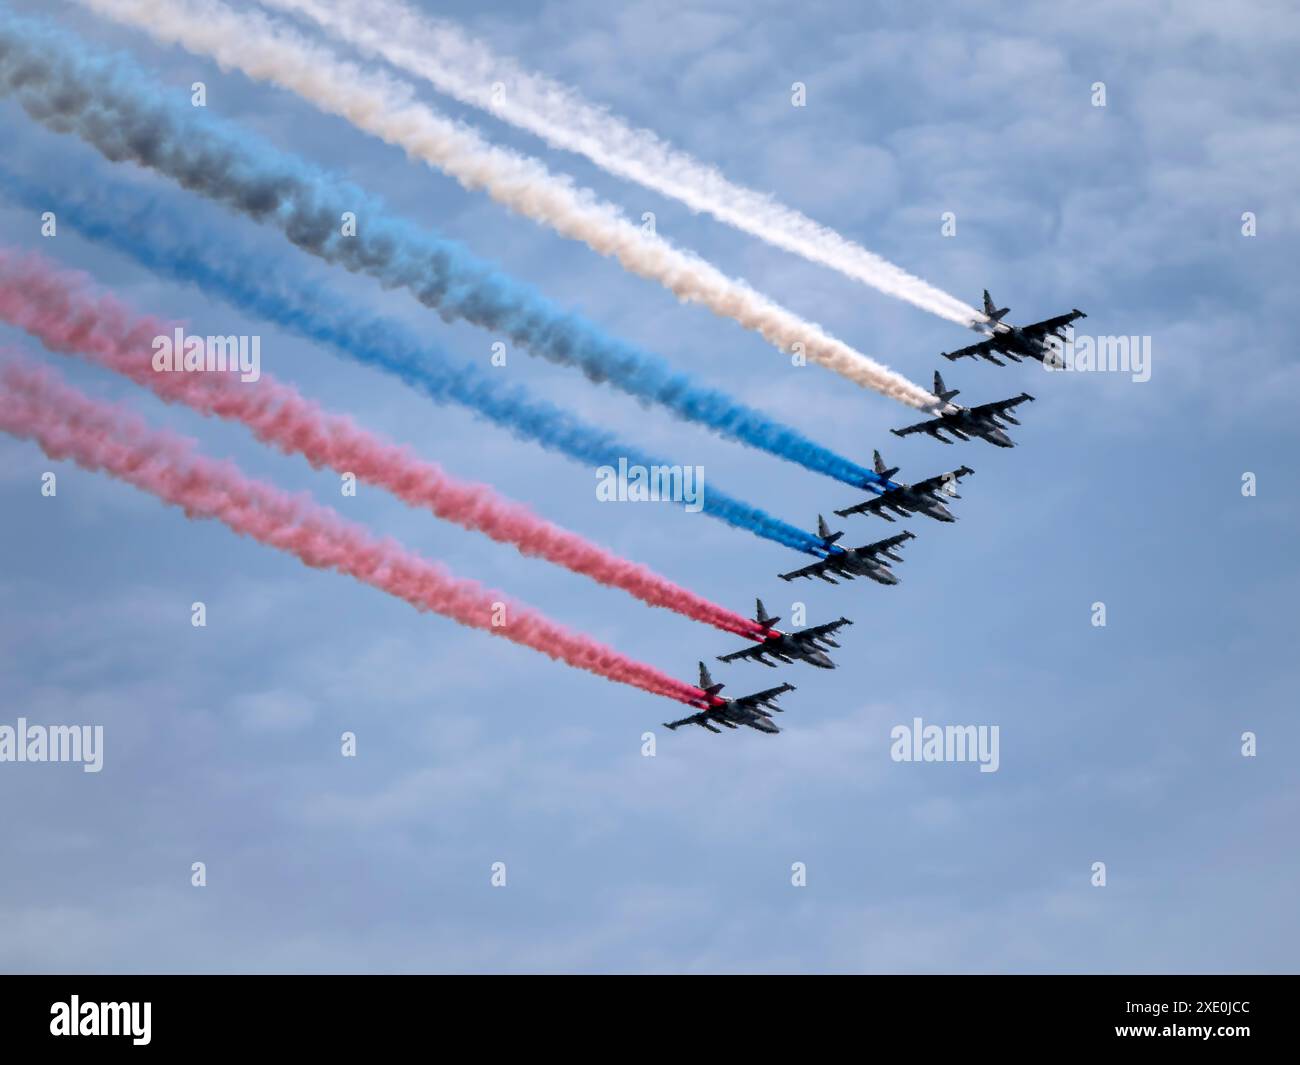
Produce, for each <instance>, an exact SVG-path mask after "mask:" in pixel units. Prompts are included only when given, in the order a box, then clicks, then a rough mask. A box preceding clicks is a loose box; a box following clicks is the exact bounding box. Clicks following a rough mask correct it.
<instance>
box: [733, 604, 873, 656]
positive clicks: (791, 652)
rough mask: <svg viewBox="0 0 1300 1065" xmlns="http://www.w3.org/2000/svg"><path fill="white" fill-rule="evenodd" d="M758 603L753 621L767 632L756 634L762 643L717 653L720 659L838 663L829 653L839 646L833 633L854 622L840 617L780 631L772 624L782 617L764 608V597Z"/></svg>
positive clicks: (756, 637)
mask: <svg viewBox="0 0 1300 1065" xmlns="http://www.w3.org/2000/svg"><path fill="white" fill-rule="evenodd" d="M757 602H758V612H757V614H756V615H755V617H754V620H755V621H756V622H758V624H759V626H760V627H761V628H762V629H763V631H764V633H765V635H763V636H755V637H754V638H755V639H756V640H759V641H760V642H759V643H758V644H756V645H755V646H753V647H746V648H745V649H744V650H743V651H732V652H731V654H729V655H718V661H719V662H735V661H736V660H737V659H739V658H752V659H753V660H754V661H755V662H762V663H763V665H765V666H771V667H772V668H773V669H775V668H776V663H775V662H769V661H768V659H769V658H776V659H779V660H780V661H782V662H785V663H787V664H789V663H791V662H793V661H794V660H795V659H796V658H802V659H803V660H804V661H805V662H807V663H808V664H809V665H813V666H817V667H818V668H819V669H834V668H835V663H834V662H832V661H831V660H830V656H829V655H827V654H826V648H827V647H838V646H839V644H838V643H836V642H835V641H834V640H832V639H831V633H833V632H836V631H838V630H839V629H842V628H843V627H844V626H845V625H852V624H853V622H851V621H850V620H849V619H848V618H840V620H839V621H831V622H828V623H827V624H825V625H815V626H813V627H812V628H811V629H800V630H799V631H798V632H778V631H777V630H776V629H774V628H773V627H772V626H773V625H775V624H776V623H777V622H778V621H780V620H781V619H780V618H774V617H769V616H768V613H767V611H766V610H764V609H763V600H761V599H759V600H758V601H757Z"/></svg>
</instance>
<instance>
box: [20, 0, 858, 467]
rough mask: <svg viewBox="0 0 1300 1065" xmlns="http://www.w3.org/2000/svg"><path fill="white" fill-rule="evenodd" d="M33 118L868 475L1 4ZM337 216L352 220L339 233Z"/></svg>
mask: <svg viewBox="0 0 1300 1065" xmlns="http://www.w3.org/2000/svg"><path fill="white" fill-rule="evenodd" d="M6 92H7V93H10V94H12V95H13V96H14V97H15V98H16V99H17V100H18V101H19V103H20V104H21V105H22V106H23V108H24V109H25V110H26V111H27V112H28V114H30V115H31V116H32V117H33V118H34V119H36V120H37V121H38V122H41V123H43V124H44V125H46V126H48V127H50V128H51V129H53V130H56V131H58V132H71V133H75V134H77V135H78V136H79V137H81V138H82V139H84V140H85V141H87V142H88V143H90V144H92V145H94V146H95V147H96V148H97V149H98V150H99V151H100V152H101V153H102V154H103V155H105V156H106V157H107V158H109V159H111V160H112V161H114V162H122V161H124V160H129V161H132V162H135V163H138V164H139V165H141V166H145V167H148V168H150V169H152V170H156V171H158V172H159V173H161V174H164V175H166V176H168V177H170V178H172V179H173V180H174V181H176V182H178V183H179V184H180V185H182V186H184V187H185V188H187V189H190V190H193V191H195V192H198V193H200V194H201V195H204V196H207V197H209V198H211V199H213V200H216V201H217V202H219V203H222V204H224V205H226V206H227V207H231V208H233V209H235V210H238V211H241V212H243V213H245V214H248V215H250V216H252V217H253V218H255V219H257V220H259V221H264V222H268V223H270V224H272V225H275V226H277V227H279V228H280V229H281V230H282V231H283V232H284V233H285V235H286V236H287V237H288V238H289V240H290V241H292V242H293V243H294V244H296V245H297V246H298V247H300V248H302V249H303V250H305V251H307V252H309V253H311V254H313V255H316V256H318V257H320V258H322V259H325V260H326V261H328V262H331V263H338V264H340V265H342V266H343V267H344V268H346V269H348V270H350V271H353V272H360V273H366V274H369V275H371V276H373V277H375V278H377V279H378V280H379V281H380V282H381V283H382V284H383V285H384V286H385V287H389V288H396V287H401V288H406V289H408V290H409V291H410V292H411V293H412V294H413V295H415V297H416V298H417V299H418V300H419V301H420V302H421V303H423V304H424V305H425V306H427V307H430V308H432V309H433V310H435V311H437V312H438V314H440V315H441V316H442V317H443V318H444V319H446V320H452V319H457V318H460V319H464V320H465V321H468V322H472V323H474V324H475V325H480V326H483V327H485V328H488V329H493V330H497V331H499V332H501V333H504V334H505V335H506V336H508V337H510V339H511V340H513V341H514V342H515V343H517V344H520V345H522V346H523V347H525V348H527V349H529V350H531V351H532V352H534V353H535V354H538V355H541V356H543V357H544V358H547V359H549V360H551V361H553V362H557V363H562V364H564V365H569V366H576V367H578V368H580V369H581V370H582V371H583V373H585V374H586V375H587V377H588V378H589V379H591V380H592V381H594V382H608V383H609V384H611V385H613V386H614V387H617V388H620V389H622V390H623V391H626V392H628V393H629V394H631V395H633V396H636V397H637V398H638V399H641V400H643V401H647V402H655V403H659V404H662V405H664V406H665V407H667V408H668V409H670V410H671V411H673V412H674V413H675V414H677V415H678V416H679V417H682V418H685V419H687V420H690V421H694V422H699V423H701V424H703V425H706V426H708V427H709V428H710V429H712V430H714V431H715V432H718V433H721V434H722V435H724V436H728V437H731V438H733V439H735V440H738V441H740V442H742V443H745V444H748V445H749V446H751V447H756V448H760V449H762V450H764V451H768V452H770V453H772V454H774V455H778V456H780V457H781V458H784V459H788V460H790V461H793V462H797V463H799V464H800V465H802V466H804V467H806V468H808V469H810V470H814V471H816V472H818V473H824V474H827V475H828V476H831V477H834V478H836V479H838V480H840V481H843V482H845V483H847V484H851V485H854V486H856V487H865V486H867V485H869V484H874V483H878V482H879V481H880V478H879V477H878V476H877V475H876V474H875V472H874V471H872V470H868V469H866V468H865V467H862V466H859V465H857V464H856V463H853V462H850V461H849V460H848V459H845V458H842V457H841V456H839V455H836V454H835V453H834V452H832V451H828V450H827V449H826V448H824V447H821V446H820V445H818V444H815V443H813V442H812V441H811V440H809V439H808V438H807V437H805V436H803V435H802V434H801V433H798V432H796V431H795V430H793V429H791V428H788V427H786V426H783V425H781V424H779V423H777V422H774V421H772V420H771V419H770V418H768V417H767V416H766V415H764V414H762V413H761V412H759V411H756V410H754V409H752V408H750V407H747V406H745V405H743V404H741V403H739V402H737V401H736V400H734V399H732V398H731V397H730V396H728V395H727V394H726V393H724V392H722V391H720V390H718V389H713V388H708V387H706V386H704V385H701V384H699V383H698V382H696V381H694V380H693V379H692V378H691V377H690V376H689V375H687V374H685V373H681V372H678V371H675V370H674V369H673V368H672V367H671V366H670V365H669V364H668V363H666V362H664V361H663V360H662V359H660V358H658V357H656V356H654V355H651V354H649V353H648V352H645V351H642V350H640V349H638V348H636V347H634V346H632V345H630V344H627V343H624V342H622V341H619V340H617V339H615V338H613V337H611V336H609V335H607V334H606V333H605V332H604V331H603V330H601V329H600V328H599V327H598V326H597V325H595V324H594V323H592V322H590V321H587V320H586V319H584V318H583V317H581V316H580V315H577V314H574V313H572V312H569V311H565V310H563V309H562V308H560V307H559V306H557V305H556V304H554V303H553V302H552V301H550V300H548V299H547V298H546V297H545V296H543V295H542V294H541V293H540V292H538V291H537V290H536V289H534V288H533V287H531V286H529V285H526V284H524V283H523V282H520V281H516V280H514V279H512V278H510V277H508V276H506V275H505V274H503V273H501V272H500V271H499V270H497V269H496V268H495V267H494V266H493V265H492V264H491V263H489V262H486V261H484V260H481V259H478V258H476V257H475V256H473V255H472V254H471V253H470V252H469V251H468V250H466V249H465V248H464V247H463V246H461V245H460V244H458V243H456V242H454V241H450V240H447V239H445V238H443V237H441V236H439V235H438V234H436V233H433V232H431V231H427V230H421V229H418V228H417V227H415V226H414V225H412V224H411V223H409V222H407V221H405V220H403V219H401V218H398V217H395V216H392V215H388V214H386V213H385V212H384V210H383V207H382V205H381V203H380V201H379V200H378V199H376V198H375V197H373V196H370V195H369V194H367V193H365V192H364V191H362V190H361V189H360V188H358V187H357V186H355V185H352V184H351V183H348V182H344V181H341V180H339V179H337V178H334V177H332V176H330V175H329V174H327V173H325V172H324V171H322V170H320V169H319V168H317V167H313V166H312V165H310V164H309V163H307V162H305V161H304V160H301V159H299V158H297V157H295V156H293V155H289V154H287V153H284V152H280V151H278V150H277V149H275V148H274V147H272V146H271V145H269V144H267V143H266V142H264V141H262V140H261V139H260V138H257V137H254V136H252V135H250V134H248V133H246V132H244V131H242V130H240V129H239V128H238V127H236V126H233V125H231V124H230V123H228V122H224V121H222V120H220V119H217V118H214V117H212V116H210V115H208V114H206V113H204V112H196V111H195V109H194V108H193V107H190V106H188V104H186V103H184V102H182V101H180V100H178V99H177V98H176V93H175V92H174V91H172V90H166V91H165V90H163V89H161V88H160V87H159V86H158V85H157V84H155V83H151V82H150V81H149V80H148V79H147V78H146V77H145V76H144V75H143V74H142V72H141V71H140V69H139V67H138V66H137V65H136V64H135V63H134V61H133V60H131V59H130V58H129V57H126V56H113V55H106V54H104V53H97V52H92V51H90V50H89V49H87V48H86V47H85V46H84V45H83V44H82V43H81V42H79V41H78V40H77V39H76V38H74V37H71V36H69V35H67V34H65V33H63V32H62V31H61V30H58V29H57V28H55V27H53V26H51V25H49V24H48V23H43V22H39V21H36V20H32V19H26V18H20V17H17V16H14V15H12V14H10V13H8V12H3V11H0V94H3V93H6ZM345 211H350V212H352V213H353V214H354V215H355V216H356V218H357V232H356V234H355V235H349V236H344V235H343V234H342V232H341V226H340V220H341V216H342V215H343V213H344V212H345Z"/></svg>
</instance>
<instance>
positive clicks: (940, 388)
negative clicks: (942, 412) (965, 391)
mask: <svg viewBox="0 0 1300 1065" xmlns="http://www.w3.org/2000/svg"><path fill="white" fill-rule="evenodd" d="M934 394H935V395H936V396H938V397H939V399H940V400H941V401H942V402H944V403H947V402H948V401H949V400H950V399H952V397H953V396H959V395H961V391H960V389H956V388H948V387H947V386H945V385H944V383H943V374H941V373H940V372H939V371H938V370H935V371H934Z"/></svg>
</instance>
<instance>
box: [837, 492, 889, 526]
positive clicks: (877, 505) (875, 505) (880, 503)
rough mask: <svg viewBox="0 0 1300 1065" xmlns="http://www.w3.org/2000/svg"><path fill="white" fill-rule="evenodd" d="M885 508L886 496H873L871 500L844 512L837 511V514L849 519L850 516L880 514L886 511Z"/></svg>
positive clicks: (855, 504)
mask: <svg viewBox="0 0 1300 1065" xmlns="http://www.w3.org/2000/svg"><path fill="white" fill-rule="evenodd" d="M884 506H885V497H884V496H872V497H871V498H870V499H864V500H863V501H862V502H861V503H854V504H853V506H851V507H847V508H845V509H844V510H837V511H836V512H835V513H836V514H838V515H839V516H840V517H841V518H847V517H848V516H849V515H850V514H878V513H880V512H881V511H882V510H883V509H884ZM890 520H891V521H892V520H893V519H892V518H891V519H890Z"/></svg>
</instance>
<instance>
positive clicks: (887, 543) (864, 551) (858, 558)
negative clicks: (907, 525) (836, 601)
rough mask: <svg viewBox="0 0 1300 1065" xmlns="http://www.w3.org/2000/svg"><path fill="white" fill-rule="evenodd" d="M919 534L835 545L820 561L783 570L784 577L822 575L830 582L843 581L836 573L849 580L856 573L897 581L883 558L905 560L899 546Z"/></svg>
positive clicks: (822, 578) (880, 580)
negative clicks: (847, 544)
mask: <svg viewBox="0 0 1300 1065" xmlns="http://www.w3.org/2000/svg"><path fill="white" fill-rule="evenodd" d="M915 537H916V533H914V532H903V533H899V534H898V535H897V536H891V537H890V538H889V539H888V540H878V541H877V542H876V543H874V544H866V545H864V546H863V547H850V548H843V547H835V548H832V549H831V550H832V553H831V554H829V555H827V556H826V557H825V558H823V559H821V560H820V561H819V562H814V563H813V564H812V565H811V566H804V568H803V569H797V570H794V571H792V572H790V573H782V574H780V577H781V579H782V580H783V581H791V580H794V579H795V578H796V577H819V578H820V579H821V580H824V581H825V582H826V583H827V584H839V583H840V582H839V581H837V580H835V579H834V577H843V578H844V579H845V580H847V581H851V580H853V578H854V577H870V578H871V579H872V580H873V581H876V582H878V583H880V584H897V583H898V578H897V577H895V576H894V573H893V571H892V570H891V569H890V568H889V563H888V562H885V561H883V560H882V559H885V558H887V559H892V560H893V561H895V562H902V561H903V558H902V556H901V555H897V554H895V553H894V551H895V549H896V548H897V547H899V546H900V545H901V544H902V543H903V541H905V540H912V539H915Z"/></svg>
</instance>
